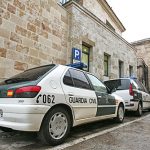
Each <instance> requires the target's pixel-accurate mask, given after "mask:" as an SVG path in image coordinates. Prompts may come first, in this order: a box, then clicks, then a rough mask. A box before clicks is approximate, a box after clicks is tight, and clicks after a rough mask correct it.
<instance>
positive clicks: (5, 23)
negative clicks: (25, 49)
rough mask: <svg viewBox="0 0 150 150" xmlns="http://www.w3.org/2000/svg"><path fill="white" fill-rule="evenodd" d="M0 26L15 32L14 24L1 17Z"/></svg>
mask: <svg viewBox="0 0 150 150" xmlns="http://www.w3.org/2000/svg"><path fill="white" fill-rule="evenodd" d="M1 27H2V28H4V29H6V30H8V31H11V32H15V28H16V25H15V24H14V23H13V22H10V21H8V20H6V19H3V23H2V25H1Z"/></svg>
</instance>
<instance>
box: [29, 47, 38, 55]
mask: <svg viewBox="0 0 150 150" xmlns="http://www.w3.org/2000/svg"><path fill="white" fill-rule="evenodd" d="M29 55H31V56H34V57H38V50H37V49H32V48H31V49H30V51H29Z"/></svg>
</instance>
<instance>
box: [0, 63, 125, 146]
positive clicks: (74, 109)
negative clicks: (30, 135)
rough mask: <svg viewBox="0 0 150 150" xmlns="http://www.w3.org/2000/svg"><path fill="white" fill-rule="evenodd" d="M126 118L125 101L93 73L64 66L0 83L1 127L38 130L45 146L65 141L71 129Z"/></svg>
mask: <svg viewBox="0 0 150 150" xmlns="http://www.w3.org/2000/svg"><path fill="white" fill-rule="evenodd" d="M107 118H115V120H116V121H117V122H122V121H123V119H124V101H123V99H122V98H120V97H119V96H117V95H111V93H110V91H109V90H108V89H107V88H106V87H105V85H104V84H103V83H102V82H101V81H100V80H98V79H97V78H96V77H95V76H93V75H92V74H90V73H87V72H84V71H82V70H78V69H75V68H72V67H68V66H63V65H53V64H52V65H47V66H41V67H37V68H33V69H29V70H26V71H25V72H23V73H21V74H18V75H16V76H14V77H12V78H10V79H7V80H5V81H3V82H1V83H0V127H1V129H3V130H4V129H5V130H6V129H7V128H8V129H9V128H10V129H14V130H20V131H36V132H38V133H39V137H40V138H41V140H42V141H43V142H44V143H47V144H50V145H57V144H60V143H62V142H63V141H64V139H65V138H66V137H67V135H68V133H69V131H70V128H71V127H73V126H77V125H80V124H84V123H89V122H93V121H98V120H102V119H107Z"/></svg>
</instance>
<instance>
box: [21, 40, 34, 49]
mask: <svg viewBox="0 0 150 150" xmlns="http://www.w3.org/2000/svg"><path fill="white" fill-rule="evenodd" d="M22 44H23V45H25V46H28V47H30V48H32V47H34V41H33V40H31V39H29V38H26V37H23V38H22Z"/></svg>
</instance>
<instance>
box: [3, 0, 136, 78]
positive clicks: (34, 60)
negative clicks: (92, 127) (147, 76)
mask: <svg viewBox="0 0 150 150" xmlns="http://www.w3.org/2000/svg"><path fill="white" fill-rule="evenodd" d="M124 31H125V28H124V26H123V25H122V23H121V22H120V20H119V19H118V17H117V16H116V14H115V13H114V11H113V10H112V9H111V7H110V6H109V4H108V3H107V2H106V0H1V1H0V78H1V79H2V78H7V77H9V76H12V75H14V74H16V73H19V72H21V71H24V70H26V69H28V68H31V67H35V66H40V65H45V64H50V63H59V64H68V63H72V62H73V61H74V60H73V49H77V50H79V51H80V52H81V54H82V56H81V60H82V61H83V62H84V63H85V64H87V66H88V67H87V69H86V70H88V71H90V72H92V73H94V74H95V75H97V76H98V77H99V78H100V79H102V80H106V79H109V78H117V77H119V76H120V77H121V76H122V77H123V76H129V75H131V74H136V71H137V70H136V69H137V58H136V55H135V50H134V48H133V47H132V45H131V44H129V43H128V42H127V41H125V40H124V39H123V38H122V36H121V35H122V32H124Z"/></svg>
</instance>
